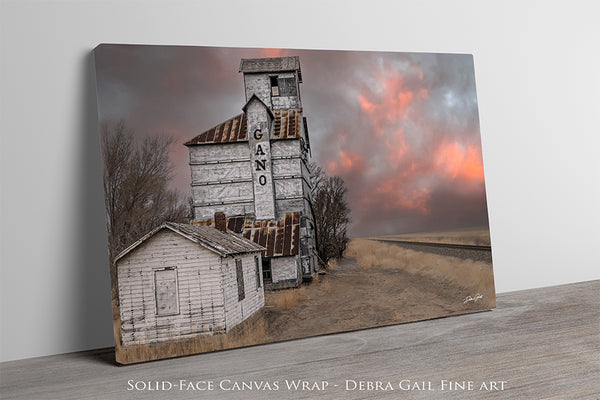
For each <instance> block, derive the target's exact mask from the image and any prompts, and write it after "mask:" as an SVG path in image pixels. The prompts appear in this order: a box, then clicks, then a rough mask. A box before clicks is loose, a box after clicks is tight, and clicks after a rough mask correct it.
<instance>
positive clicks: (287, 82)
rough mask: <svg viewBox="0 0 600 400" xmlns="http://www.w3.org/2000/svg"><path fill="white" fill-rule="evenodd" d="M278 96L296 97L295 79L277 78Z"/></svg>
mask: <svg viewBox="0 0 600 400" xmlns="http://www.w3.org/2000/svg"><path fill="white" fill-rule="evenodd" d="M278 86H279V95H280V96H296V95H297V91H296V79H295V78H279V79H278Z"/></svg>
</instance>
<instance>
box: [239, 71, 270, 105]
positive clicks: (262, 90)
mask: <svg viewBox="0 0 600 400" xmlns="http://www.w3.org/2000/svg"><path fill="white" fill-rule="evenodd" d="M244 86H245V89H246V101H248V100H249V99H250V97H252V95H253V94H255V95H256V96H258V98H259V99H261V100H262V101H263V102H264V103H265V104H266V105H267V106H268V107H269V108H273V105H272V103H271V80H270V78H269V75H267V74H244Z"/></svg>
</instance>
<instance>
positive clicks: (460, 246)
mask: <svg viewBox="0 0 600 400" xmlns="http://www.w3.org/2000/svg"><path fill="white" fill-rule="evenodd" d="M375 240H377V241H378V242H386V243H396V244H408V245H412V246H427V247H445V248H448V249H461V250H479V251H489V252H491V251H492V246H479V245H474V244H454V243H431V242H409V241H404V240H393V239H375Z"/></svg>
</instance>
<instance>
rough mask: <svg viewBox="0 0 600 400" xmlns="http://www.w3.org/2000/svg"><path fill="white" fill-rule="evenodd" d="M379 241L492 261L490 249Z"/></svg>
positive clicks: (447, 254)
mask: <svg viewBox="0 0 600 400" xmlns="http://www.w3.org/2000/svg"><path fill="white" fill-rule="evenodd" d="M380 242H383V243H387V244H393V245H395V246H399V247H402V248H405V249H409V250H414V251H421V252H423V253H433V254H439V255H442V256H449V257H456V258H460V259H463V260H473V261H482V262H485V263H488V264H491V263H492V252H491V250H469V249H456V248H451V247H434V246H427V245H422V244H418V243H414V244H406V243H396V242H394V241H393V240H380Z"/></svg>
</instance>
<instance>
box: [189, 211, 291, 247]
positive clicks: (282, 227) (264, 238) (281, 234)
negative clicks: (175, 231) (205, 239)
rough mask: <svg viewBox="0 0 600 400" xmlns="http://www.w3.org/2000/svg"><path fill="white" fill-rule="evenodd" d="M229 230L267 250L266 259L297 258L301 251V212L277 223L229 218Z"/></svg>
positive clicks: (205, 223) (202, 223)
mask: <svg viewBox="0 0 600 400" xmlns="http://www.w3.org/2000/svg"><path fill="white" fill-rule="evenodd" d="M214 223H215V222H214V220H212V219H207V220H203V221H193V222H192V224H194V225H200V226H214ZM227 229H229V230H232V231H233V232H236V233H241V234H242V236H243V237H245V238H246V239H249V240H251V241H253V242H254V243H256V244H258V245H260V246H262V247H264V248H266V251H265V253H264V256H265V257H280V256H295V255H297V254H299V251H300V212H291V213H286V214H285V216H284V217H282V218H280V219H278V220H277V221H269V220H267V221H254V219H253V218H251V217H229V218H227Z"/></svg>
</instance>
